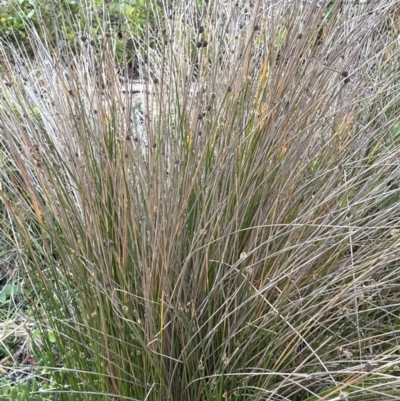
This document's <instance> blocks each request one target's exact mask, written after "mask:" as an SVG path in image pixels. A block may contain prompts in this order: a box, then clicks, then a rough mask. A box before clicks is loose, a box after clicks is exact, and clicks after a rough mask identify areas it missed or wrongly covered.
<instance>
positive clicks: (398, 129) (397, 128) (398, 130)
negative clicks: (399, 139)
mask: <svg viewBox="0 0 400 401" xmlns="http://www.w3.org/2000/svg"><path fill="white" fill-rule="evenodd" d="M391 132H392V134H393V135H395V136H396V135H399V134H400V120H399V121H397V123H396V124H395V125H393V127H392V129H391Z"/></svg>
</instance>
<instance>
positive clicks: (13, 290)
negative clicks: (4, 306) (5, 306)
mask: <svg viewBox="0 0 400 401" xmlns="http://www.w3.org/2000/svg"><path fill="white" fill-rule="evenodd" d="M19 294H22V290H21V287H20V286H19V285H16V284H6V285H5V286H4V287H3V289H2V290H1V292H0V302H5V301H6V299H7V297H13V296H14V295H19Z"/></svg>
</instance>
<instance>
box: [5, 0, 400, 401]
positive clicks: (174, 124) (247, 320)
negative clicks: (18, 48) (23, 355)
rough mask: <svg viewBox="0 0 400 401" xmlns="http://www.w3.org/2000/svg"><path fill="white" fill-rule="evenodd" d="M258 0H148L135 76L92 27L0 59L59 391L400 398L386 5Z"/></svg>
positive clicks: (164, 396) (9, 199) (29, 258)
mask: <svg viewBox="0 0 400 401" xmlns="http://www.w3.org/2000/svg"><path fill="white" fill-rule="evenodd" d="M273 3H276V2H267V1H265V2H261V1H256V2H255V4H254V5H253V6H251V7H250V6H245V5H244V4H243V5H242V3H241V2H239V3H238V4H237V5H234V4H233V2H232V3H231V2H227V3H223V2H204V4H202V5H201V6H198V5H196V4H197V3H196V2H189V3H188V2H180V1H174V2H172V4H170V5H168V7H167V5H165V10H164V13H162V14H156V15H153V14H152V11H153V9H156V8H155V7H153V3H152V2H151V1H149V5H148V18H151V19H152V21H156V24H155V25H156V26H154V25H153V26H152V27H149V28H148V32H147V34H146V35H145V36H146V38H147V39H146V40H145V41H144V42H143V43H142V42H141V41H139V40H136V41H135V38H130V39H131V42H132V43H135V46H137V48H138V51H137V54H138V55H144V56H143V57H144V58H143V60H142V62H141V63H140V76H141V82H140V85H141V86H140V87H139V86H137V83H135V85H133V84H132V83H129V82H130V81H129V67H128V66H126V68H125V69H122V71H123V74H124V76H119V75H118V71H117V69H116V67H115V65H114V63H113V60H114V59H115V57H114V55H115V54H114V52H115V46H113V44H114V38H113V37H112V35H108V34H107V31H106V30H105V31H104V40H103V42H102V43H101V45H96V46H94V45H91V44H90V40H89V39H90V35H89V33H85V32H83V33H82V32H80V33H77V35H76V46H75V48H74V49H71V51H70V52H64V51H57V48H52V47H51V44H50V43H43V42H42V41H40V40H39V39H38V38H39V36H38V35H36V34H35V31H34V30H32V35H31V40H32V47H33V48H35V52H36V57H35V59H34V60H31V59H28V58H24V57H23V56H18V53H15V57H14V61H13V62H14V64H12V63H10V62H9V61H8V59H7V57H5V58H4V60H3V61H2V68H3V74H4V80H3V82H2V83H1V90H2V94H3V97H2V100H1V104H0V119H1V121H2V122H1V124H2V128H1V131H2V136H1V149H2V152H3V154H4V155H5V157H4V158H2V163H3V165H2V170H1V171H2V187H3V190H2V193H1V201H2V202H3V203H4V205H5V213H4V219H3V230H4V232H5V233H7V235H8V237H9V239H10V241H12V242H13V243H14V245H15V247H16V249H18V251H19V253H20V263H21V267H22V268H23V270H24V272H25V273H26V275H27V277H28V278H29V279H30V282H31V284H32V287H33V289H34V294H35V298H36V299H37V300H40V305H39V307H38V308H37V320H38V324H42V327H43V330H45V328H47V327H49V328H51V330H53V331H54V332H55V333H56V345H57V347H56V349H54V347H52V346H51V344H48V345H46V344H47V342H46V337H44V344H43V347H44V348H43V349H42V351H41V352H43V353H44V354H45V355H46V358H45V361H46V364H47V365H48V366H47V367H48V369H50V368H52V370H51V371H52V372H53V373H52V385H53V387H52V389H51V391H53V392H54V393H56V394H58V396H59V397H60V399H73V400H76V399H82V400H98V399H110V400H111V399H132V400H137V399H140V400H171V401H172V400H180V399H185V400H192V401H193V400H200V399H201V400H220V399H232V400H233V399H235V400H236V399H237V400H245V399H246V400H247V399H265V400H306V399H307V400H314V399H315V400H339V399H348V400H359V399H361V398H363V399H365V400H378V399H382V400H383V399H385V400H387V399H391V398H393V399H395V398H397V397H398V396H399V393H400V388H399V384H398V380H397V377H396V376H397V369H398V366H399V363H400V356H399V352H398V350H399V349H398V337H397V335H398V334H399V323H398V316H397V309H398V304H399V296H398V289H399V284H400V283H399V279H398V276H399V266H398V259H399V254H400V242H399V240H400V231H399V230H400V227H399V217H400V216H399V215H400V213H399V206H398V200H399V199H398V197H399V183H400V170H399V162H398V155H399V153H398V152H399V149H400V148H399V145H400V143H399V135H400V130H399V121H400V112H399V104H400V98H399V91H398V87H399V82H400V81H399V54H400V52H399V41H398V37H399V36H398V35H399V27H400V26H399V22H400V21H399V11H398V6H396V2H395V1H393V2H390V1H389V2H388V1H378V2H374V3H373V4H372V3H371V4H365V3H361V4H353V2H345V1H343V2H342V1H333V2H328V1H319V2H316V1H309V2H301V1H298V2H294V3H293V4H288V5H286V4H280V3H278V4H273ZM350 3H351V4H350ZM378 3H379V4H378ZM157 10H158V8H157ZM86 17H87V18H90V14H88V15H87V16H86ZM104 26H106V24H104ZM59 34H60V35H62V34H63V33H62V32H60V33H59ZM83 36H85V38H88V39H87V40H85V41H84V42H83V41H82V37H83ZM130 85H131V86H130ZM132 88H135V89H134V90H133V89H132ZM9 222H11V224H9ZM46 347H47V348H46Z"/></svg>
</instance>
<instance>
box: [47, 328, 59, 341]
mask: <svg viewBox="0 0 400 401" xmlns="http://www.w3.org/2000/svg"><path fill="white" fill-rule="evenodd" d="M47 338H48V339H49V341H50V342H51V343H52V344H54V343H55V342H56V341H57V339H56V335H55V334H54V331H49V332H48V333H47Z"/></svg>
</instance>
